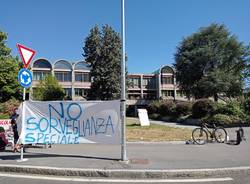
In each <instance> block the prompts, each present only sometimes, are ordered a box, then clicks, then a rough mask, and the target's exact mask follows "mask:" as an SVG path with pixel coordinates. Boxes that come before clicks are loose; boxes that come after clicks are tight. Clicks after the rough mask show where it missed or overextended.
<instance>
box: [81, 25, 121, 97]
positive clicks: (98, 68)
mask: <svg viewBox="0 0 250 184" xmlns="http://www.w3.org/2000/svg"><path fill="white" fill-rule="evenodd" d="M83 50H84V54H83V56H84V57H85V61H86V62H87V63H88V64H89V65H90V67H91V77H92V79H93V81H92V84H91V90H90V92H89V97H90V99H94V100H111V99H118V98H119V97H120V88H121V87H120V73H121V67H120V66H121V65H120V63H121V39H120V36H119V34H118V33H117V32H115V31H114V30H113V29H112V28H111V27H110V26H108V25H105V26H103V27H102V30H101V31H100V30H99V28H98V26H95V27H94V28H92V29H91V30H90V34H89V35H88V37H87V38H86V40H85V46H84V48H83Z"/></svg>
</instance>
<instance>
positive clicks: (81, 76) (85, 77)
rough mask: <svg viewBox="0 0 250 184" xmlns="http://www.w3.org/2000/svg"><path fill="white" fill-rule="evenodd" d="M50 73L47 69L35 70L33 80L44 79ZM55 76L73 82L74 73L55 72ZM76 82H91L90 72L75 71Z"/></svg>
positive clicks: (60, 80) (59, 79) (63, 80)
mask: <svg viewBox="0 0 250 184" xmlns="http://www.w3.org/2000/svg"><path fill="white" fill-rule="evenodd" d="M49 74H50V73H49V72H47V71H34V72H33V80H37V81H38V80H42V79H43V78H44V77H45V76H46V75H49ZM55 77H56V79H57V80H58V81H59V82H71V81H72V75H71V72H55ZM75 81H76V82H90V76H89V73H82V72H76V73H75Z"/></svg>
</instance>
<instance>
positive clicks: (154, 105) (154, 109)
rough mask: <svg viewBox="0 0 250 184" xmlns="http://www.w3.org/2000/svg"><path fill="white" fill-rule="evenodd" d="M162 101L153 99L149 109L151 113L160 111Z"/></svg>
mask: <svg viewBox="0 0 250 184" xmlns="http://www.w3.org/2000/svg"><path fill="white" fill-rule="evenodd" d="M160 105H161V103H160V102H159V101H153V102H152V103H151V104H149V106H148V108H147V110H148V113H149V114H154V113H159V108H160Z"/></svg>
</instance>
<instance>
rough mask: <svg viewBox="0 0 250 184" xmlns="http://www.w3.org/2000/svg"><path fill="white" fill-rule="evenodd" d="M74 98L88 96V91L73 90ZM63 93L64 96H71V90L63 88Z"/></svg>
mask: <svg viewBox="0 0 250 184" xmlns="http://www.w3.org/2000/svg"><path fill="white" fill-rule="evenodd" d="M74 90H75V96H82V97H86V96H87V95H88V89H82V88H75V89H74ZM64 93H65V95H66V96H72V90H71V88H64Z"/></svg>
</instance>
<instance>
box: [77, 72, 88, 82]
mask: <svg viewBox="0 0 250 184" xmlns="http://www.w3.org/2000/svg"><path fill="white" fill-rule="evenodd" d="M75 81H76V82H90V77H89V73H76V74H75Z"/></svg>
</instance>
